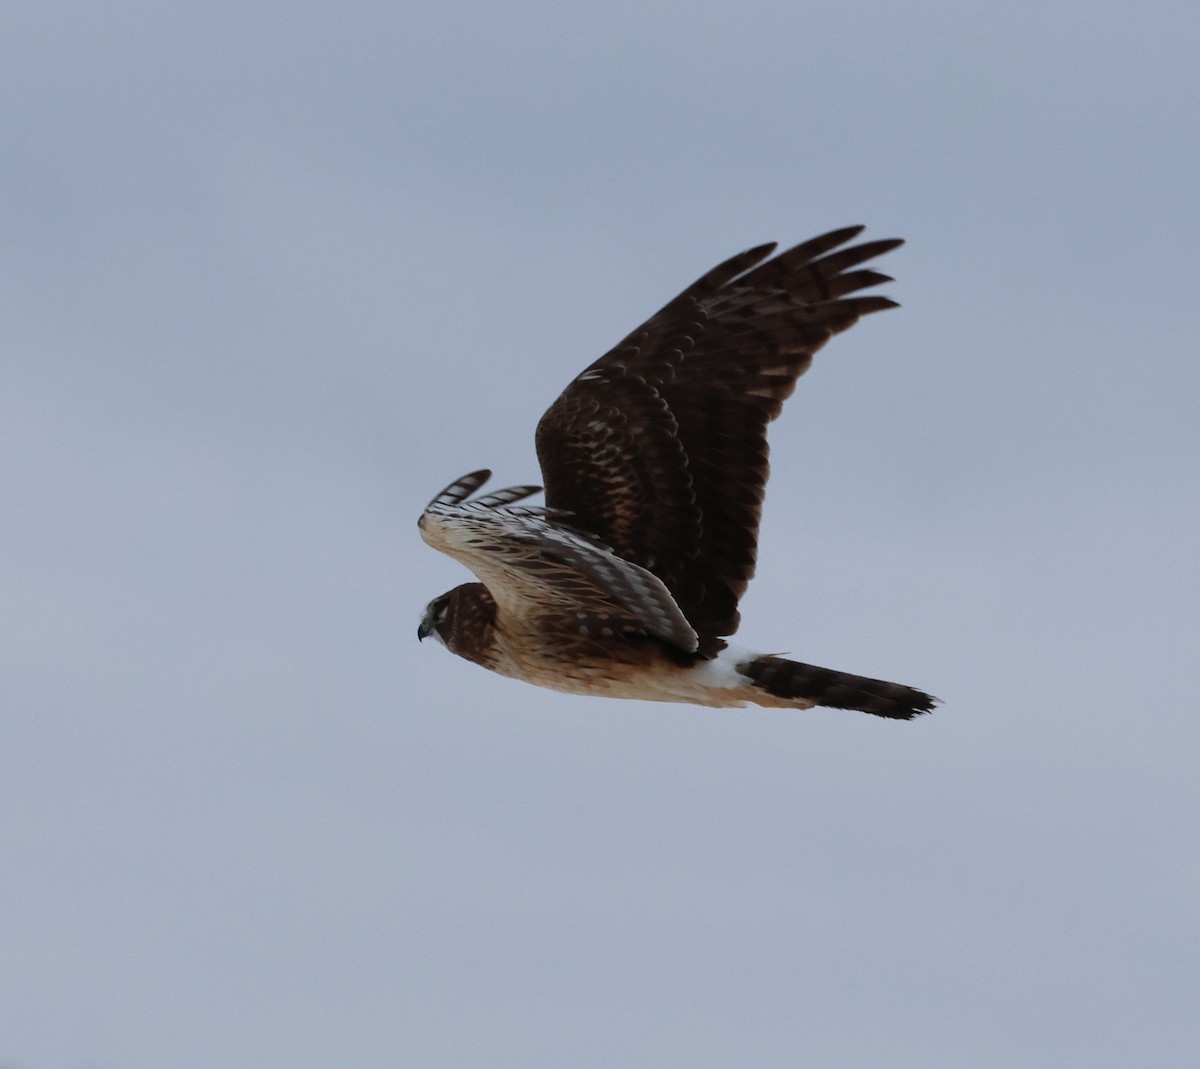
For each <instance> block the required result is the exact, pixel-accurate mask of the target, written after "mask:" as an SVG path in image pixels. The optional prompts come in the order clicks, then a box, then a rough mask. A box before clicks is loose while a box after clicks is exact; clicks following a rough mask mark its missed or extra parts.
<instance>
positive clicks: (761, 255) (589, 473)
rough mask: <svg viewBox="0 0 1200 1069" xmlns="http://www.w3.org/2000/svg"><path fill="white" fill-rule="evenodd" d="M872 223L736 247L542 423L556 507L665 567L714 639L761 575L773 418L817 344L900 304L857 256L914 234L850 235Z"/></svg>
mask: <svg viewBox="0 0 1200 1069" xmlns="http://www.w3.org/2000/svg"><path fill="white" fill-rule="evenodd" d="M862 229H863V228H862V227H847V228H845V229H842V230H835V231H833V232H832V233H829V234H825V235H822V236H821V237H817V238H813V239H812V240H811V241H806V242H804V244H802V245H797V246H796V247H795V248H793V249H790V250H788V251H787V252H784V253H781V254H780V255H778V256H776V257H775V258H774V259H767V257H769V256H770V255H771V253H772V252H773V251H774V250H775V246H774V245H761V246H759V247H758V248H755V249H750V250H749V251H748V252H744V253H742V254H740V255H739V256H735V257H733V258H732V259H729V260H726V261H725V262H724V263H722V264H720V265H718V266H717V267H715V268H713V269H712V270H711V271H709V272H708V274H706V275H704V277H703V278H701V279H699V281H697V282H695V283H694V284H693V285H691V286H689V287H688V288H687V289H686V290H684V291H683V293H681V294H680V295H679V296H678V297H676V298H675V299H674V300H673V301H671V302H670V303H669V304H668V305H667V306H666V307H665V308H663V309H662V310H661V311H660V312H658V313H657V314H656V315H655V316H653V317H652V318H651V319H649V320H648V321H647V322H645V323H644V324H643V325H642V326H641V327H639V328H638V329H637V330H636V331H634V333H632V334H631V335H629V337H628V338H626V339H625V340H624V341H623V342H621V343H620V344H619V345H618V346H617V347H616V348H614V349H612V350H611V351H610V352H608V353H606V354H605V355H604V356H602V357H601V358H600V359H599V360H597V361H596V362H595V363H594V364H592V365H591V366H590V367H589V368H587V369H586V370H585V371H584V372H583V373H582V374H581V375H579V377H578V378H576V379H575V380H574V382H572V383H571V384H570V385H569V386H568V387H567V388H566V390H564V391H563V393H562V395H561V396H560V397H559V398H558V400H557V401H555V402H554V404H553V405H551V406H550V409H549V410H548V411H547V412H546V414H545V415H544V416H543V417H542V419H541V422H540V423H539V424H538V429H537V451H538V460H539V461H540V463H541V467H542V475H543V479H544V482H545V485H546V503H547V505H549V506H550V507H551V508H554V509H564V510H567V511H569V512H571V513H573V518H572V519H571V521H570V522H571V523H572V524H573V525H575V526H577V527H579V528H580V529H582V530H584V531H587V532H590V533H591V534H593V535H595V536H597V537H599V538H600V539H601V540H603V541H604V542H606V543H607V544H608V545H610V546H612V547H613V549H614V550H615V551H616V552H617V553H618V554H619V555H620V556H622V557H624V558H625V559H627V560H630V561H633V562H634V563H636V564H640V565H642V566H643V567H644V568H647V569H649V570H650V571H651V572H653V573H654V574H655V575H657V576H658V577H659V578H660V579H661V580H662V581H663V583H664V584H665V585H666V587H667V589H668V590H670V591H671V594H672V595H673V596H674V597H675V600H676V602H677V603H678V604H679V607H680V608H681V609H682V610H683V613H684V615H685V616H687V618H688V620H689V621H690V622H691V624H692V626H693V627H694V628H695V630H696V632H697V633H698V634H699V636H700V649H701V652H702V653H711V652H712V651H713V650H715V649H717V648H719V646H720V643H719V642H717V641H716V640H717V639H718V637H720V636H724V635H731V634H733V632H734V631H735V630H736V629H737V626H738V612H737V603H738V599H739V598H740V597H741V596H742V594H743V593H744V592H745V590H746V586H747V584H748V583H749V581H750V578H751V577H752V576H753V575H754V564H755V556H756V552H757V544H758V524H759V516H760V514H761V509H762V499H763V493H764V488H765V486H766V481H767V474H768V471H769V465H768V463H767V440H766V429H767V424H768V423H769V422H770V421H771V420H773V419H774V418H775V417H776V416H778V415H779V412H780V410H781V409H782V407H783V402H784V400H785V399H786V398H787V397H788V396H789V395H790V394H791V392H792V390H793V389H794V388H795V385H796V379H797V378H798V377H799V376H800V375H801V374H802V373H803V372H804V371H805V370H806V369H807V368H808V365H809V364H810V363H811V361H812V355H813V353H815V352H816V351H817V350H818V349H819V348H820V347H821V346H822V345H824V344H825V343H826V342H827V341H828V340H829V339H830V338H831V337H832V336H833V335H834V334H838V333H840V332H841V331H843V330H846V329H847V328H848V327H851V326H853V324H854V323H855V322H857V320H858V318H859V316H862V315H865V314H867V313H869V312H878V311H882V310H883V309H885V308H891V307H894V305H895V302H894V301H891V300H888V299H887V298H886V297H879V296H866V297H854V296H850V295H851V294H854V293H857V292H858V291H859V290H862V289H865V288H867V287H870V286H875V285H878V284H879V283H881V282H890V281H891V279H890V278H889V277H888V276H887V275H883V274H880V273H879V272H877V271H872V270H869V269H858V270H852V269H853V268H857V267H858V265H859V264H861V263H863V262H864V261H866V260H869V259H872V258H873V257H875V256H879V255H881V254H882V253H885V252H888V251H889V250H891V249H894V248H895V247H896V246H897V245H900V244H902V242H901V241H899V240H895V239H893V240H886V241H871V242H865V243H863V244H860V245H852V246H848V247H844V248H842V247H841V246H845V245H846V243H847V242H849V241H850V240H851V239H853V238H854V237H856V236H857V235H858V234H859V233H861V231H862Z"/></svg>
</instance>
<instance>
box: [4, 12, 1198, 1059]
mask: <svg viewBox="0 0 1200 1069" xmlns="http://www.w3.org/2000/svg"><path fill="white" fill-rule="evenodd" d="M1197 54H1200V18H1198V17H1197V14H1196V10H1195V6H1194V4H1192V3H1183V2H1180V3H1166V2H1155V0H1149V2H1145V3H1139V4H1136V5H1134V4H1110V5H1106V6H1101V7H1097V6H1096V5H1093V4H1083V3H1060V4H1044V3H1037V4H1034V3H1023V2H1016V3H1010V4H1005V5H996V4H980V3H963V2H961V0H956V2H954V3H949V2H946V3H940V2H926V3H916V4H895V3H882V2H876V3H871V2H854V0H851V2H843V3H838V4H797V3H795V2H794V0H789V2H786V3H784V2H780V3H769V2H759V0H748V2H745V3H740V4H737V5H733V4H718V3H714V2H712V0H699V2H697V3H688V4H684V3H681V2H677V0H663V2H654V0H650V2H644V0H643V2H637V3H633V2H627V0H611V2H609V3H607V4H603V5H599V4H596V5H588V6H586V7H585V6H584V5H563V4H561V3H529V2H516V3H514V4H506V5H500V4H496V5H491V4H483V3H456V2H442V3H433V2H428V0H426V2H417V3H412V4H408V5H405V4H395V3H387V4H385V3H358V2H353V0H350V2H345V3H339V4H332V3H327V2H317V3H309V4H305V5H288V4H281V3H263V2H251V3H245V2H240V3H228V2H215V3H208V4H204V5H196V4H180V3H161V4H149V3H128V2H120V0H116V2H113V3H107V4H103V5H96V4H91V3H56V4H34V3H31V2H22V0H18V2H17V3H16V4H10V5H9V6H8V7H7V8H6V12H5V15H4V32H3V34H0V142H2V143H3V145H4V150H3V154H2V157H0V205H2V207H0V302H2V303H0V344H2V346H3V360H2V364H0V498H2V500H3V509H2V510H0V562H2V563H0V628H2V632H0V1067H2V1069H161V1067H164V1066H166V1067H170V1069H211V1067H215V1066H220V1067H222V1069H242V1067H245V1069H252V1067H253V1069H260V1067H262V1066H287V1067H288V1069H318V1067H328V1066H354V1067H366V1069H374V1067H380V1069H383V1067H393V1066H421V1067H431V1069H441V1067H445V1069H474V1067H488V1066H509V1065H511V1066H522V1067H542V1066H545V1067H560V1066H571V1067H580V1069H592V1067H595V1069H600V1067H606V1069H607V1067H612V1066H626V1065H628V1066H687V1067H689V1069H690V1067H701V1069H707V1067H726V1066H735V1065H746V1066H756V1067H757V1066H762V1067H772V1069H773V1067H781V1069H782V1067H795V1066H809V1065H811V1066H821V1067H834V1069H840V1067H849V1069H853V1067H859V1066H868V1065H887V1066H889V1067H890V1069H907V1067H913V1069H916V1067H922V1069H928V1067H930V1066H954V1067H958V1066H966V1065H969V1066H972V1067H975V1069H993V1067H994V1069H1011V1067H1012V1066H1015V1065H1019V1066H1022V1067H1047V1069H1049V1067H1053V1069H1063V1067H1076V1066H1078V1067H1088V1069H1096V1067H1101V1069H1103V1067H1108V1066H1114V1067H1118V1066H1119V1067H1125V1066H1130V1065H1154V1066H1156V1067H1176V1066H1179V1067H1183V1066H1188V1067H1190V1066H1194V1065H1195V1064H1196V1058H1197V1049H1198V1048H1200V1014H1198V1013H1197V1001H1196V999H1197V991H1198V990H1200V909H1198V908H1197V903H1198V902H1200V849H1198V843H1197V838H1198V837H1197V824H1198V818H1200V785H1198V783H1197V776H1196V768H1195V766H1196V758H1197V753H1198V751H1200V728H1198V724H1200V712H1198V710H1197V695H1196V687H1195V679H1196V675H1197V655H1198V653H1200V623H1198V620H1200V613H1198V610H1197V604H1198V602H1200V564H1198V553H1197V545H1198V543H1200V503H1198V495H1197V492H1196V490H1197V467H1198V464H1200V419H1198V418H1197V408H1198V403H1200V370H1198V364H1200V361H1198V356H1200V337H1198V334H1200V330H1198V326H1197V324H1198V318H1200V317H1198V316H1197V302H1198V298H1197V283H1198V281H1200V279H1198V271H1197V254H1196V248H1197V241H1198V239H1200V208H1198V204H1200V200H1198V198H1197V189H1198V188H1200V137H1198V136H1197V125H1198V124H1197V113H1198V110H1200V66H1198V65H1197V63H1196V56H1197ZM860 222H861V223H866V224H868V225H869V227H870V229H869V231H868V236H871V237H891V236H902V237H905V238H907V239H908V242H909V243H908V245H907V246H906V247H905V248H904V249H902V250H900V251H899V252H896V253H893V254H891V255H890V256H888V257H887V260H886V262H884V263H882V264H881V266H882V267H884V268H885V269H886V270H887V271H889V272H890V273H893V274H894V275H895V276H896V279H897V281H896V282H895V284H894V285H892V286H890V287H889V288H888V290H887V292H888V293H889V294H890V295H892V296H894V297H895V298H897V299H898V300H900V301H901V302H902V304H903V306H904V307H903V308H902V309H901V310H899V311H894V312H889V313H887V314H886V315H881V316H874V317H871V319H869V320H867V321H864V322H863V323H861V324H860V325H859V326H858V327H856V328H855V329H854V330H853V331H852V332H851V333H850V334H848V335H844V336H843V337H841V338H839V339H837V340H836V342H835V343H834V344H832V345H831V346H829V347H828V348H827V349H826V350H824V351H823V352H822V353H821V354H820V356H819V357H818V359H817V361H816V363H815V365H814V367H813V369H812V370H811V371H810V372H809V374H808V375H807V376H806V377H805V378H804V379H803V380H802V381H801V383H800V386H799V389H798V390H797V392H796V395H795V396H794V397H793V399H792V400H791V401H790V402H789V405H788V408H787V410H786V411H785V413H784V416H783V418H782V419H781V420H780V421H779V422H777V423H776V424H774V425H773V427H772V443H773V461H774V475H773V478H772V482H771V485H770V492H769V494H768V498H767V505H766V512H765V520H764V531H763V538H762V543H761V547H760V548H761V553H760V566H759V575H758V579H757V581H756V583H755V584H754V585H753V586H752V587H751V590H750V593H749V595H748V596H747V598H746V599H745V601H744V603H743V609H744V617H745V624H744V626H743V629H742V631H741V633H740V639H741V641H743V642H744V643H745V644H747V645H752V646H757V647H759V648H760V649H766V650H772V651H782V650H790V651H792V652H793V653H794V654H795V655H796V656H797V657H799V658H801V659H804V660H808V661H812V662H815V663H819V664H827V665H829V666H831V667H836V668H843V669H847V670H851V671H856V672H861V673H866V674H869V675H878V676H883V677H886V678H893V679H897V680H899V681H902V682H907V683H911V684H914V685H916V686H919V687H922V688H925V689H928V690H930V691H932V692H933V693H935V694H938V695H939V696H941V697H942V698H943V700H944V705H943V706H942V708H941V709H939V710H938V712H937V713H936V714H935V715H933V716H931V717H924V718H921V719H920V720H918V721H915V722H912V723H891V722H886V721H882V720H878V719H876V718H872V717H866V716H859V715H856V714H851V713H844V712H836V711H829V710H814V711H811V712H804V713H793V712H779V711H767V710H758V709H749V710H707V709H698V708H691V707H687V706H658V705H651V704H641V703H620V702H607V701H603V700H598V699H586V698H579V697H570V696H565V695H559V694H555V693H552V692H549V691H539V690H536V689H534V688H531V687H527V686H524V685H522V684H519V683H516V682H513V681H510V680H505V679H502V678H500V677H497V676H494V675H490V674H487V673H484V672H483V671H481V670H480V669H478V668H476V667H474V666H472V665H470V664H468V663H467V662H465V661H461V660H458V659H456V658H454V657H452V656H450V655H449V654H448V653H447V652H446V651H445V650H443V649H441V648H440V647H438V646H436V645H434V644H430V643H426V644H425V645H424V646H419V645H418V644H417V641H416V637H415V630H416V625H417V622H418V620H419V618H420V613H421V611H422V609H423V607H424V605H425V603H426V602H427V601H428V600H430V599H431V598H432V597H434V596H436V595H437V594H439V593H441V592H442V591H444V590H446V589H448V588H449V587H451V586H453V585H455V584H457V583H458V582H461V581H463V580H465V579H466V578H467V575H466V574H465V573H464V572H463V570H462V569H461V568H460V567H459V566H458V565H456V564H455V563H454V562H453V561H451V560H450V559H449V558H445V557H441V556H439V555H437V554H435V553H434V552H433V551H431V550H429V549H427V548H426V547H425V546H424V544H423V543H422V542H421V541H420V539H419V537H418V534H417V530H416V519H417V516H418V514H419V512H420V510H421V509H422V507H423V506H424V504H425V503H426V501H427V500H428V499H429V498H430V497H431V496H432V495H433V494H434V493H435V492H437V491H438V490H439V489H440V488H441V487H442V486H444V485H445V484H446V483H448V482H450V481H451V480H453V479H454V478H456V477H457V476H459V475H460V474H462V473H463V472H465V471H468V470H471V469H474V468H478V467H484V466H487V467H490V468H493V469H494V470H495V472H496V478H497V485H503V484H507V483H517V482H534V481H537V477H538V476H537V467H536V460H535V456H534V451H533V428H534V426H535V424H536V421H537V419H538V417H539V416H540V415H541V413H542V412H543V410H544V409H545V408H546V406H547V405H548V404H549V403H550V402H551V401H552V400H553V399H554V397H555V396H556V395H557V393H558V392H559V391H560V390H561V389H562V387H563V386H565V385H566V383H567V382H568V381H569V380H570V379H571V378H572V377H573V376H574V375H575V374H576V373H577V372H578V371H579V370H581V369H582V368H583V367H584V366H585V365H586V364H588V363H589V362H590V361H591V360H593V359H594V358H595V357H596V356H598V355H599V354H600V353H601V352H603V351H604V350H605V349H607V348H608V347H609V346H610V345H611V344H612V343H613V342H615V341H616V340H618V339H619V338H620V337H622V336H623V335H624V334H625V333H626V332H627V331H628V330H630V329H631V328H632V327H634V326H635V325H636V324H638V323H639V322H640V321H641V320H642V319H643V318H644V317H645V316H646V315H648V314H649V313H651V312H653V311H654V310H655V309H656V308H658V307H659V306H660V305H661V304H662V303H663V302H664V301H665V300H666V299H668V298H669V297H671V296H673V295H674V294H675V293H676V292H677V291H678V290H679V289H681V288H682V287H683V286H684V285H685V284H687V283H689V282H690V281H692V279H693V278H694V277H696V276H697V275H699V274H700V273H701V272H702V271H704V270H705V269H707V268H708V267H710V266H711V265H712V264H714V263H716V262H717V261H718V260H720V259H722V258H724V257H726V256H728V255H730V254H732V253H734V252H737V251H739V250H741V249H743V248H746V247H748V246H750V245H753V244H756V243H758V242H761V241H766V240H772V239H774V240H779V241H781V242H788V243H794V242H797V241H800V240H803V239H805V238H807V237H809V236H811V235H813V234H815V233H819V232H821V231H824V230H827V229H831V228H833V227H835V226H842V225H846V224H851V223H860Z"/></svg>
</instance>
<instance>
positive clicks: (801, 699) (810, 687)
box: [737, 654, 937, 720]
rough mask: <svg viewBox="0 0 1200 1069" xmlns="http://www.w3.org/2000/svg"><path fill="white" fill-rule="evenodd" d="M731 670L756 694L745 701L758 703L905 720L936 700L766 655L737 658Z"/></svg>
mask: <svg viewBox="0 0 1200 1069" xmlns="http://www.w3.org/2000/svg"><path fill="white" fill-rule="evenodd" d="M737 670H738V672H739V673H740V674H741V675H743V676H745V677H747V678H749V679H750V681H751V687H752V689H753V690H754V691H755V692H756V694H758V695H759V697H751V698H750V700H751V701H754V702H757V704H759V705H769V706H775V707H781V706H782V707H785V708H786V707H788V706H795V707H799V708H802V709H803V708H809V707H810V706H813V705H825V706H829V707H830V708H833V709H856V710H858V711H859V712H863V713H870V714H871V715H872V716H886V717H889V718H890V719H892V720H911V719H912V718H913V717H914V716H920V715H921V714H922V713H928V712H929V711H930V710H931V709H932V708H933V707H934V706H935V705H936V704H937V698H934V697H932V696H931V695H929V694H926V693H925V692H924V691H921V690H916V689H914V688H913V687H906V686H904V685H903V684H901V683H888V682H887V681H886V680H883V679H869V678H867V677H866V676H855V675H851V674H850V673H849V672H836V671H834V670H833V669H832V668H818V667H817V666H816V665H812V664H801V663H800V662H799V661H789V660H787V659H786V658H784V657H775V656H773V655H771V654H760V655H758V656H756V657H754V658H752V659H751V660H747V661H743V662H742V663H740V664H738V666H737Z"/></svg>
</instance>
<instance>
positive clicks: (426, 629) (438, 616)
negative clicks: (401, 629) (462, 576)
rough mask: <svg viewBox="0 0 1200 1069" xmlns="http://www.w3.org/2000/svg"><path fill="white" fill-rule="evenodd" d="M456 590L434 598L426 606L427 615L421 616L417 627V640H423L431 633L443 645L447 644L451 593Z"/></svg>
mask: <svg viewBox="0 0 1200 1069" xmlns="http://www.w3.org/2000/svg"><path fill="white" fill-rule="evenodd" d="M453 593H454V591H450V592H449V593H447V594H443V595H442V596H441V597H440V598H434V599H433V601H431V602H430V603H429V604H428V605H426V606H425V615H424V616H422V617H421V625H420V627H418V628H417V640H418V641H421V642H423V641H424V640H425V639H427V638H428V637H429V636H430V635H432V636H433V637H434V638H436V639H437V640H438V641H439V642H440V643H441V644H442V645H443V646H444V645H446V634H445V628H446V620H447V617H448V615H449V613H450V595H451V594H453Z"/></svg>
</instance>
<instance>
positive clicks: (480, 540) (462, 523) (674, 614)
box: [418, 471, 697, 653]
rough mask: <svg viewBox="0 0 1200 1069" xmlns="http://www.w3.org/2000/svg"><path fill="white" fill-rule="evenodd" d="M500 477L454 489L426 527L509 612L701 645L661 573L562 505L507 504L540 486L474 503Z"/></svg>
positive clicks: (603, 633) (687, 647)
mask: <svg viewBox="0 0 1200 1069" xmlns="http://www.w3.org/2000/svg"><path fill="white" fill-rule="evenodd" d="M490 476H491V472H489V471H477V472H473V473H471V474H470V475H465V476H463V478H461V479H459V480H458V481H457V482H456V483H453V484H452V485H450V486H448V487H447V488H446V489H445V490H443V491H442V492H441V493H440V494H438V496H437V497H435V498H434V499H433V500H432V501H431V502H430V503H429V505H428V506H427V507H426V509H425V511H424V513H422V515H421V519H420V521H419V523H418V526H419V527H420V530H421V536H422V537H423V538H424V539H425V541H426V542H428V543H429V545H431V546H433V548H434V549H439V550H441V551H442V552H443V553H447V554H449V555H450V556H451V557H454V558H455V559H456V560H459V561H461V562H462V563H463V564H465V565H466V566H467V567H468V568H470V569H471V571H473V572H474V573H475V574H476V576H478V577H479V579H480V581H481V582H482V583H483V584H484V586H486V587H487V589H488V591H489V593H490V594H491V595H492V597H493V599H494V600H495V602H496V605H497V609H498V611H499V612H500V613H502V614H505V613H506V614H509V615H510V616H512V617H521V618H526V619H529V620H533V621H536V622H537V623H538V625H539V626H541V627H548V628H554V629H563V628H569V629H570V630H571V631H572V632H575V633H578V634H580V635H582V636H588V637H592V638H596V639H604V638H610V637H613V636H614V635H621V634H631V633H637V634H649V635H655V636H657V637H658V638H661V639H664V640H666V641H667V642H669V643H671V644H672V645H673V646H675V647H677V648H678V649H680V650H683V651H684V652H686V653H694V652H695V650H696V646H697V638H696V632H695V631H694V630H693V629H692V627H691V625H690V624H689V623H688V621H687V619H686V618H685V617H684V615H683V613H682V612H681V611H680V609H679V606H678V605H676V604H675V601H674V599H673V598H672V597H671V594H670V592H669V591H668V590H667V588H666V587H665V586H664V585H663V584H662V582H661V581H660V580H659V579H658V578H656V577H655V576H654V575H652V574H651V573H650V572H648V571H647V570H646V569H645V568H641V567H639V566H638V565H636V564H631V563H630V562H629V561H626V560H622V559H621V558H620V557H618V556H617V555H616V554H615V553H613V551H612V550H611V549H609V548H608V547H607V546H605V545H603V544H601V543H600V542H599V541H597V540H596V539H594V538H592V537H590V536H588V535H586V534H584V533H583V532H580V531H575V530H573V529H572V528H570V527H568V526H566V525H565V524H563V523H560V522H558V520H557V513H556V511H555V510H554V509H549V508H536V507H517V508H510V507H507V506H509V505H511V503H512V502H514V501H519V500H521V499H522V498H525V497H528V496H530V494H535V493H537V492H538V490H539V489H541V488H540V487H537V486H516V487H512V488H510V489H507V490H498V491H496V492H494V493H491V494H487V495H485V496H484V497H480V498H476V499H475V500H473V501H467V500H466V498H467V497H469V496H470V495H471V494H472V493H474V492H475V491H476V490H477V489H479V487H481V486H482V485H483V484H484V483H485V482H486V481H487V480H488V478H489V477H490Z"/></svg>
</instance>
